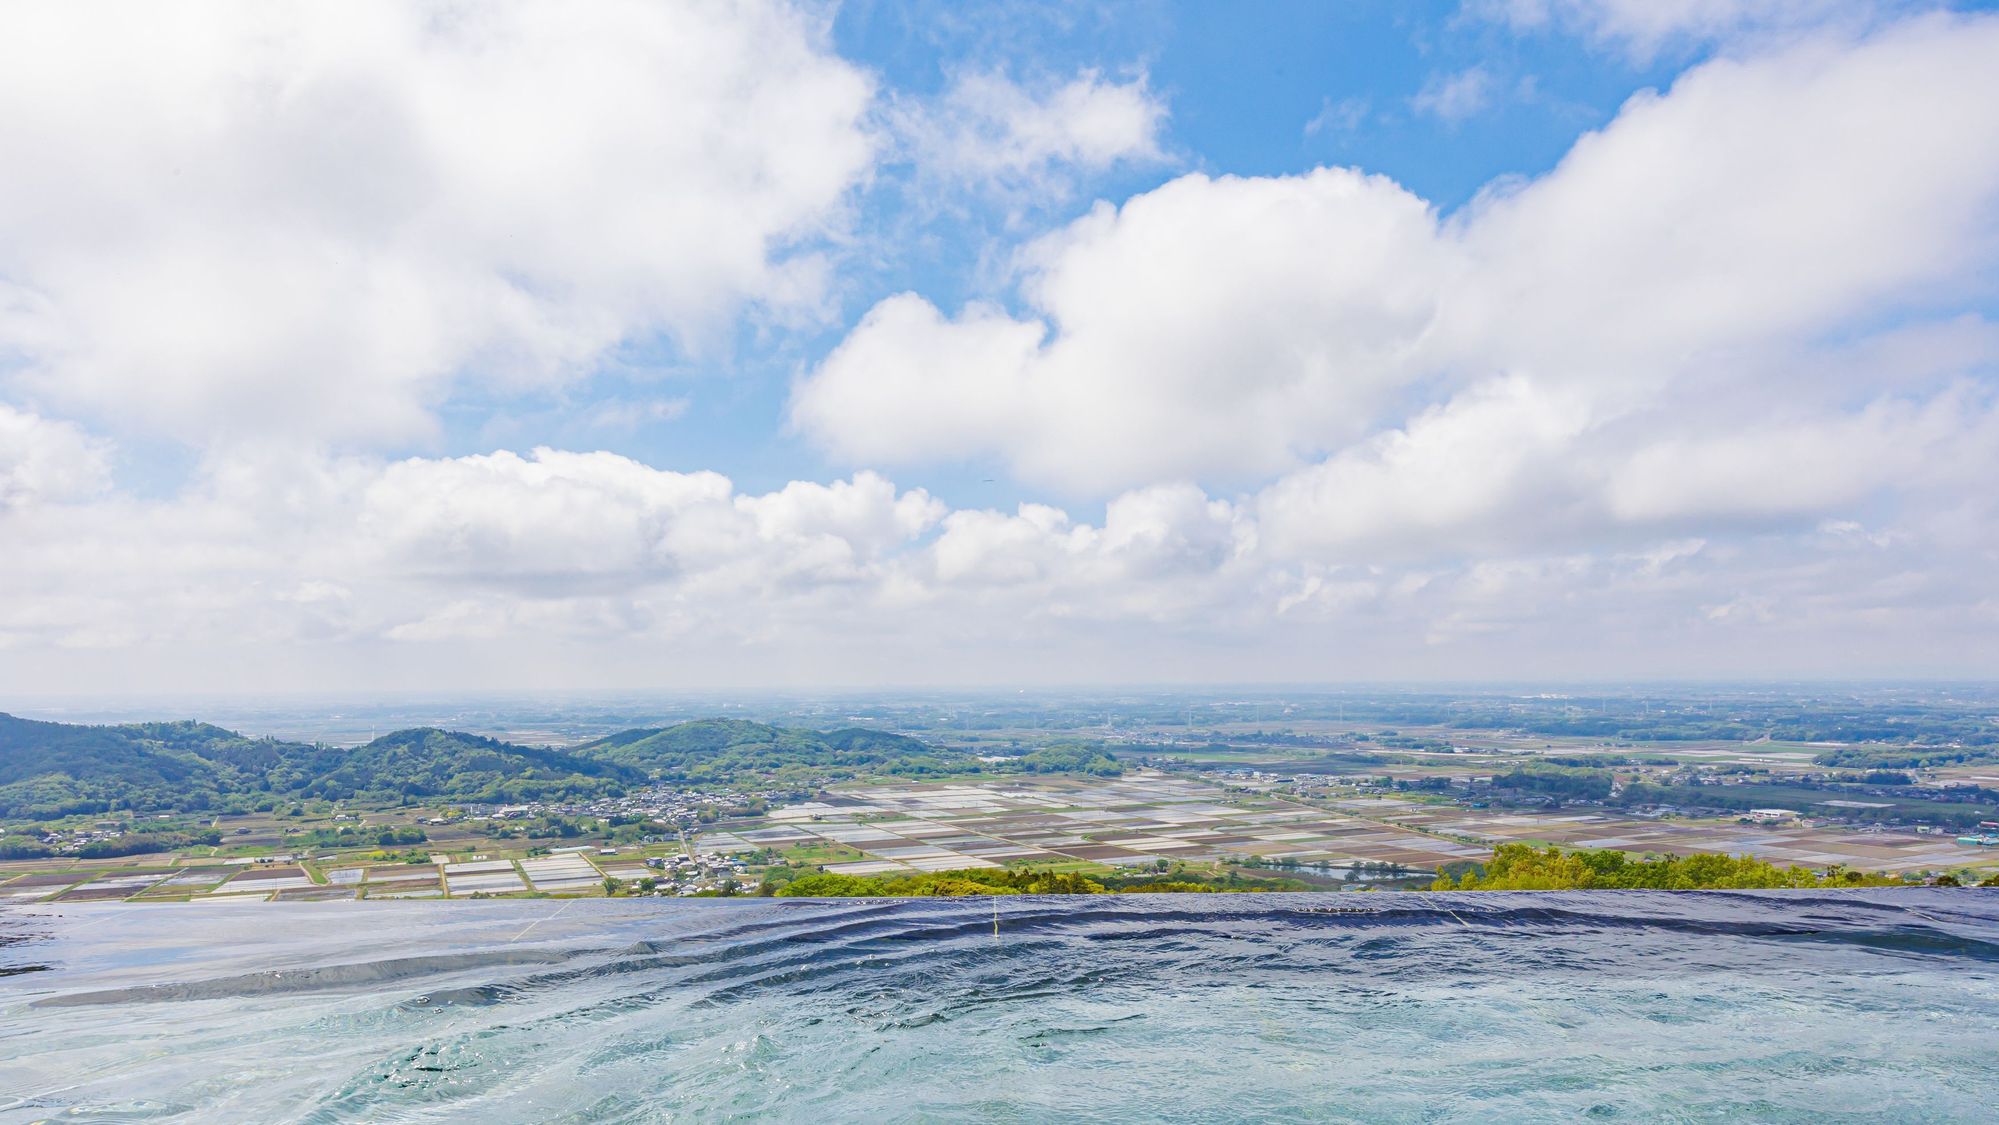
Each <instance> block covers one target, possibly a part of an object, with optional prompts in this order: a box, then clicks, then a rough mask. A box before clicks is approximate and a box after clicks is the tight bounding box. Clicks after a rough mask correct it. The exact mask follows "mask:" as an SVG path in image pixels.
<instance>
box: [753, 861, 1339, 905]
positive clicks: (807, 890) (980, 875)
mask: <svg viewBox="0 0 1999 1125" xmlns="http://www.w3.org/2000/svg"><path fill="white" fill-rule="evenodd" d="M1308 889H1310V884H1307V883H1304V882H1301V881H1298V880H1295V879H1249V878H1244V877H1242V876H1240V875H1235V876H1223V877H1218V878H1211V879H1204V878H1199V877H1189V876H1188V874H1187V873H1185V872H1175V873H1172V874H1169V875H1156V876H1147V875H1106V876H1095V877H1092V876H1087V875H1079V874H1076V873H1074V872H1068V871H1036V870H1029V869H1024V868H1023V869H1017V870H1005V869H1001V868H991V867H984V868H968V869H965V870H962V871H935V872H919V873H916V874H912V875H839V874H834V873H832V872H827V871H819V872H812V873H809V874H795V873H792V872H790V871H787V870H785V869H781V868H780V869H778V870H776V871H774V872H772V873H771V874H769V875H766V876H765V878H764V881H763V883H762V884H761V885H759V886H758V888H757V893H758V894H759V895H764V896H767V897H770V896H774V897H778V898H932V897H949V896H956V895H1103V894H1212V893H1217V892H1221V893H1227V892H1242V891H1289V890H1308Z"/></svg>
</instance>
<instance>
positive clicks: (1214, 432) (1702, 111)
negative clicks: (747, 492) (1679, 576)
mask: <svg viewBox="0 0 1999 1125" xmlns="http://www.w3.org/2000/svg"><path fill="white" fill-rule="evenodd" d="M1995 55H1999V19H1994V18H1991V17H1932V18H1924V19H1919V20H1915V21H1912V22H1908V23H1905V24H1902V25H1900V26H1897V27H1895V28H1892V29H1889V30H1887V31H1884V32H1881V33H1879V34H1876V35H1874V36H1872V37H1870V38H1868V39H1865V40H1862V41H1858V42H1852V41H1848V40H1845V39H1841V38H1826V39H1813V40H1810V41H1806V42H1803V43H1800V44H1797V45H1794V46H1791V47H1789V48H1787V49H1785V50H1782V51H1779V52H1776V53H1772V54H1767V55H1763V56H1759V57H1754V58H1741V59H1737V58H1731V59H1724V60H1719V61H1715V62H1711V63H1708V64H1706V65H1703V66H1701V67H1699V68H1696V69H1695V70H1693V71H1691V72H1689V73H1688V74H1687V75H1685V76H1683V77H1682V78H1681V79H1680V80H1679V81H1678V82H1677V83H1675V85H1674V87H1673V88H1672V90H1671V91H1669V92H1667V93H1664V94H1644V95H1640V96H1639V97H1636V98H1634V99H1632V101H1631V102H1630V103H1629V104H1628V105H1627V106H1626V107H1625V108H1624V110H1623V112H1622V113H1620V114H1619V116H1618V117H1617V119H1616V120H1615V121H1613V122H1612V123H1611V124H1610V125H1608V126H1606V127H1605V128H1604V129H1603V130H1601V131H1600V132H1597V133H1593V134H1590V135H1588V136H1585V137H1584V138H1582V139H1581V140H1580V141H1578V142H1577V143H1576V145H1575V146H1574V148H1573V150H1572V151H1571V152H1570V153H1569V154H1568V155H1567V157H1566V158H1565V159H1564V160H1563V161H1562V162H1561V164H1560V165H1559V166H1558V167H1557V168H1556V169H1555V170H1553V171H1552V172H1550V173H1548V174H1546V175H1544V176H1542V177H1540V178H1538V179H1535V180H1533V181H1531V182H1526V183H1522V184H1509V185H1502V186H1500V187H1496V188H1495V189H1493V190H1491V191H1489V192H1488V193H1487V194H1486V195H1485V196H1483V197H1482V198H1480V199H1479V200H1478V201H1476V202H1475V203H1474V204H1473V205H1471V206H1469V207H1467V208H1466V209H1464V210H1463V211H1461V212H1460V213H1458V214H1456V215H1454V216H1452V217H1451V218H1450V219H1449V220H1448V221H1445V222H1442V223H1439V221H1438V220H1437V219H1436V217H1435V216H1434V214H1433V213H1432V211H1431V209H1430V208H1429V207H1428V206H1427V205H1426V204H1425V203H1424V201H1422V200H1421V199H1419V198H1417V197H1415V196H1413V195H1411V194H1410V193H1408V192H1407V191H1405V190H1403V189H1402V188H1400V187H1399V186H1397V185H1395V184H1393V183H1391V182H1389V181H1387V180H1384V179H1381V178H1378V177H1365V176H1362V175H1360V174H1358V173H1355V172H1350V171H1344V170H1320V171H1316V172H1312V173H1309V174H1306V175H1301V176H1292V177H1273V178H1235V177H1225V178H1220V179H1211V178H1209V177H1206V176H1202V175H1190V176H1185V177H1182V178H1180V179H1177V180H1175V181H1172V182H1170V183H1168V184H1166V185H1164V186H1163V187H1160V188H1158V189H1156V190H1154V191H1151V192H1148V193H1145V194H1143V195H1140V196H1137V197H1135V198H1133V199H1131V200H1129V201H1127V202H1126V203H1125V204H1124V205H1123V206H1122V207H1119V208H1116V209H1113V208H1111V207H1109V206H1100V207H1099V208H1098V209H1097V210H1096V211H1094V212H1093V213H1091V214H1090V215H1088V216H1087V217H1085V218H1083V219H1080V220H1078V221H1076V222H1075V223H1073V224H1071V225H1070V226H1068V227H1066V228H1064V229H1062V230H1060V231H1058V232H1056V233H1054V234H1052V235H1050V236H1048V237H1046V238H1044V239H1042V240H1041V241H1039V242H1038V243H1036V244H1034V245H1033V246H1031V247H1029V248H1028V249H1027V250H1026V251H1025V252H1024V253H1023V254H1022V258H1021V261H1022V268H1023V270H1024V276H1023V281H1022V284H1021V292H1022V295H1023V297H1024V298H1025V302H1026V305H1027V307H1028V309H1029V310H1030V312H1029V314H1026V315H1009V314H1007V313H1005V312H1003V311H1001V310H999V309H997V308H995V307H992V306H983V305H974V306H972V307H970V308H968V309H966V310H965V311H964V312H962V313H961V314H959V315H958V316H956V317H949V316H946V315H944V314H943V313H941V312H939V311H938V310H937V309H935V308H934V307H932V306H931V305H929V304H928V303H927V302H925V301H923V300H922V299H921V298H918V297H915V296H911V295H903V296H900V297H897V298H894V299H893V300H891V301H887V302H884V303H883V304H882V305H880V306H878V307H877V308H876V309H875V311H874V312H873V313H872V314H870V315H869V316H868V317H867V318H866V319H864V320H863V322H862V323H861V324H860V325H859V326H858V327H857V328H856V329H855V330H854V331H853V332H852V333H850V335H849V336H848V338H847V339H846V340H845V341H844V342H843V343H842V344H841V345H840V346H839V347H838V348H837V349H835V350H834V352H833V353H832V354H831V355H830V356H829V357H828V358H827V359H826V361H825V362H824V363H823V364H821V365H820V366H819V367H818V368H817V369H816V370H814V371H812V372H811V373H810V374H809V375H808V376H807V377H806V378H805V379H804V380H803V381H802V382H801V383H800V384H799V386H798V387H797V389H796V391H795V394H794V399H793V408H792V417H793V421H794V423H795V424H796V425H798V426H799V427H801V428H802V429H803V430H804V431H805V432H807V433H808V434H810V435H812V436H813V437H814V438H816V439H817V440H819V441H820V442H822V443H823V444H824V445H825V446H826V447H827V448H828V449H829V450H830V451H831V452H833V453H834V454H835V455H837V456H839V457H841V458H844V459H847V460H850V461H853V462H857V463H883V462H890V463H910V462H928V461H938V460H955V459H961V458H982V457H996V458H1000V459H1003V460H1004V461H1006V462H1007V463H1008V464H1010V465H1011V466H1012V467H1013V469H1014V470H1015V471H1016V472H1017V473H1019V474H1021V475H1023V476H1024V477H1026V478H1027V479H1029V480H1032V481H1035V482H1038V483H1041V484H1043V485H1047V486H1050V487H1054V488H1057V489H1061V490H1064V491H1066V492H1070V493H1073V494H1082V495H1092V494H1094V495H1104V494H1108V493H1110V492H1112V491H1115V490H1117V489H1119V488H1126V487H1136V486H1142V485H1144V484H1146V483H1148V482H1152V481H1159V480H1175V479H1181V480H1184V479H1195V480H1202V481H1207V482H1210V483H1213V484H1220V485H1224V486H1230V487H1260V486H1262V485H1264V484H1265V483H1266V482H1270V481H1271V480H1272V478H1279V479H1277V480H1276V482H1275V483H1274V484H1270V485H1269V487H1268V488H1267V489H1266V490H1265V491H1263V492H1262V493H1261V494H1260V495H1259V497H1258V499H1257V507H1258V510H1259V512H1260V518H1261V520H1262V521H1263V524H1264V532H1265V534H1266V535H1267V536H1268V537H1269V538H1270V540H1271V542H1272V543H1274V544H1279V545H1288V546H1287V549H1295V550H1303V551H1313V550H1318V551H1333V552H1335V554H1336V557H1339V558H1342V559H1347V558H1354V557H1364V556H1365V554H1366V552H1369V551H1387V552H1390V553H1392V554H1400V553H1404V552H1416V553H1431V552H1437V551H1449V550H1452V549H1456V550H1459V551H1463V550H1471V549H1480V548H1483V549H1487V550H1508V549H1518V548H1519V547H1520V546H1522V545H1524V544H1526V543H1530V542H1533V541H1534V539H1535V537H1536V536H1538V535H1544V534H1559V535H1561V536H1562V537H1563V539H1564V541H1566V542H1580V541H1583V540H1584V539H1586V538H1587V537H1588V536H1589V535H1591V534H1595V533H1605V534H1611V535H1614V536H1618V537H1628V536H1633V535H1642V534H1646V533H1648V532H1647V531H1646V529H1647V528H1654V529H1656V530H1658V531H1660V532H1664V531H1669V530H1675V529H1678V530H1685V529H1687V528H1689V527H1691V528H1695V529H1698V527H1699V526H1700V525H1701V523H1702V521H1703V520H1714V521H1720V522H1722V523H1725V524H1727V525H1728V526H1731V527H1739V526H1743V525H1744V522H1745V521H1747V522H1748V523H1749V524H1754V523H1756V522H1757V521H1759V520H1761V521H1764V522H1766V523H1768V524H1770V525H1772V526H1780V525H1781V526H1785V527H1791V526H1796V525H1798V524H1799V523H1800V521H1802V522H1804V523H1809V522H1811V521H1812V520H1814V519H1817V518H1820V517H1824V516H1836V515H1840V514H1842V512H1843V511H1844V510H1845V509H1846V508H1848V507H1850V506H1852V505H1855V504H1861V503H1864V502H1866V501H1867V500H1868V499H1869V498H1871V497H1874V496H1876V495H1879V494H1881V493H1883V492H1884V491H1887V492H1893V491H1895V490H1920V489H1924V488H1930V487H1933V486H1935V487H1957V483H1955V481H1961V479H1962V478H1955V479H1954V481H1953V482H1951V483H1947V484H1944V485H1939V483H1938V482H1939V480H1940V479H1941V478H1939V477H1938V476H1937V475H1936V474H1935V473H1934V472H1933V471H1932V467H1933V465H1934V464H1935V463H1936V462H1938V461H1940V460H1941V461H1949V462H1955V463H1959V464H1969V465H1981V466H1982V465H1986V464H1989V463H1990V462H1991V456H1990V452H1991V449H1990V446H1991V438H1990V434H1991V433H1992V411H1993V402H1992V395H1991V393H1990V390H1989V386H1990V383H1989V380H1990V378H1991V374H1992V358H1993V351H1992V344H1991V339H1990V329H1989V326H1987V325H1985V323H1984V322H1983V321H1982V320H1981V319H1979V318H1978V317H1977V316H1976V315H1974V314H1972V313H1971V312H1970V311H1969V310H1970V309H1975V308H1976V307H1977V305H1976V303H1975V302H1976V301H1977V300H1978V299H1979V298H1978V294H1979V293H1980V292H1982V290H1980V289H1979V288H1978V286H1979V285H1980V281H1979V279H1980V278H1981V277H1982V276H1984V275H1985V274H1986V272H1987V271H1989V270H1991V269H1992V268H1993V267H1994V266H1995V265H1999V116H1995V115H1994V114H1992V113H1991V112H1990V111H1989V110H1988V109H1987V107H1988V106H1989V105H1991V104H1999V70H1994V69H1993V68H1991V67H1990V66H1988V65H1987V63H1988V62H1989V60H1990V59H1991V58H1992V57H1994V56H1995ZM1884 365H1885V366H1884ZM1963 379H1969V380H1970V383H1969V384H1967V385H1966V386H1965V387H1961V388H1957V389H1953V384H1952V380H1963ZM1980 387H1984V388H1986V389H1985V390H1979V389H1977V388H1980ZM1750 419H1770V420H1772V421H1771V423H1770V429H1768V430H1767V431H1766V430H1764V429H1762V428H1760V427H1758V426H1757V425H1755V424H1754V423H1752V422H1750V421H1748V420H1750ZM1766 439H1767V440H1768V442H1769V443H1770V444H1769V448H1768V449H1765V450H1763V451H1762V452H1761V453H1758V454H1755V455H1752V453H1751V451H1754V450H1756V449H1757V447H1758V444H1759V442H1763V441H1765V440H1766ZM1843 442H1847V443H1855V444H1854V445H1852V446H1850V447H1849V448H1851V449H1853V450H1855V451H1862V452H1861V455H1859V456H1854V457H1851V458H1850V459H1849V463H1837V464H1836V463H1835V462H1836V461H1838V458H1839V453H1838V450H1840V449H1841V448H1842V443H1843Z"/></svg>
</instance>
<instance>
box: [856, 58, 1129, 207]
mask: <svg viewBox="0 0 1999 1125" xmlns="http://www.w3.org/2000/svg"><path fill="white" fill-rule="evenodd" d="M894 118H895V120H894V125H895V128H896V130H897V132H899V133H900V134H902V136H903V139H904V142H905V143H906V144H907V145H908V146H909V148H910V150H911V156H912V157H913V158H914V159H915V161H916V162H917V165H918V170H919V172H921V173H927V174H930V175H933V176H941V177H945V178H949V179H953V180H959V181H966V182H972V183H980V184H986V185H988V186H992V185H995V184H996V185H998V186H1011V187H1023V186H1031V187H1036V188H1040V189H1042V190H1044V191H1045V190H1048V189H1049V188H1051V187H1053V186H1054V183H1053V181H1054V178H1055V177H1057V176H1059V175H1062V174H1064V173H1066V172H1068V171H1071V170H1076V171H1084V172H1097V171H1102V170H1104V169H1107V168H1109V167H1111V166H1113V165H1115V164H1118V163H1121V162H1149V161H1157V160H1161V159H1163V154H1162V153H1161V151H1160V148H1159V131H1160V128H1161V126H1162V125H1163V124H1164V122H1165V119H1166V106H1165V103H1164V102H1162V101H1160V100H1159V99H1158V98H1157V97H1156V96H1154V94H1153V93H1152V91H1151V90H1149V89H1148V88H1147V86H1146V81H1145V78H1144V77H1143V76H1140V77H1138V78H1135V79H1133V80H1131V81H1128V82H1115V81H1110V80H1107V79H1106V78H1104V76H1103V75H1102V74H1101V73H1099V72H1097V71H1093V70H1091V71H1084V72H1082V73H1080V74H1078V75H1076V76H1075V77H1074V78H1072V79H1070V80H1069V81H1067V82H1064V83H1061V84H1059V85H1055V84H1048V83H1044V84H1040V85H1038V86H1033V85H1023V84H1021V83H1018V82H1016V81H1014V80H1013V79H1011V78H1009V77H1007V76H1006V75H1004V74H1001V73H997V72H968V73H964V74H960V75H958V76H956V77H955V78H954V79H953V80H952V82H951V84H950V86H949V87H948V88H947V89H946V90H945V91H944V93H943V94H942V95H941V96H939V97H938V98H937V99H936V100H935V101H933V102H930V103H924V104H911V105H906V106H905V107H904V108H903V109H902V111H901V112H899V113H897V114H895V115H894Z"/></svg>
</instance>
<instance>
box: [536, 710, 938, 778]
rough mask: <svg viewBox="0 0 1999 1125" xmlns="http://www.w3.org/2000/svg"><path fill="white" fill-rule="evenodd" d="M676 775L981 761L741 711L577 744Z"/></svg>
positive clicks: (846, 771)
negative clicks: (763, 719) (758, 718)
mask: <svg viewBox="0 0 1999 1125" xmlns="http://www.w3.org/2000/svg"><path fill="white" fill-rule="evenodd" d="M574 752H575V754H576V756H577V757H580V758H598V759H602V760H605V761H610V762H617V763H620V764H622V765H626V766H631V767H633V768H636V769H641V770H644V771H646V772H647V773H650V774H653V775H654V776H657V777H661V778H665V779H668V780H675V781H706V782H726V781H736V780H747V779H749V778H753V777H757V778H770V779H776V780H785V779H793V778H795V779H798V780H806V779H808V778H823V777H828V776H841V775H847V776H851V775H853V774H857V773H862V772H868V773H890V774H909V775H923V774H936V773H948V772H954V771H960V770H964V769H966V768H968V767H975V766H976V765H977V763H976V762H975V761H974V760H973V759H972V757H971V756H970V755H969V754H967V753H966V752H964V751H961V750H950V749H943V748H939V747H935V746H930V745H928V744H927V743H923V742H919V741H917V740H916V739H914V738H910V737H908V736H907V735H901V734H892V733H890V732H888V731H879V730H868V729H866V728H862V727H845V728H842V729H839V730H831V731H816V730H804V729H800V728H796V727H779V726H772V725H770V724H769V723H752V722H746V721H744V720H741V719H698V720H695V721H694V722H690V723H680V724H677V725H675V726H670V727H659V728H646V729H641V730H628V731H622V732H620V733H618V734H614V735H611V736H610V737H608V738H600V739H598V740H597V741H595V742H589V743H585V744H584V745H582V746H579V747H577V748H576V749H575V751H574Z"/></svg>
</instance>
